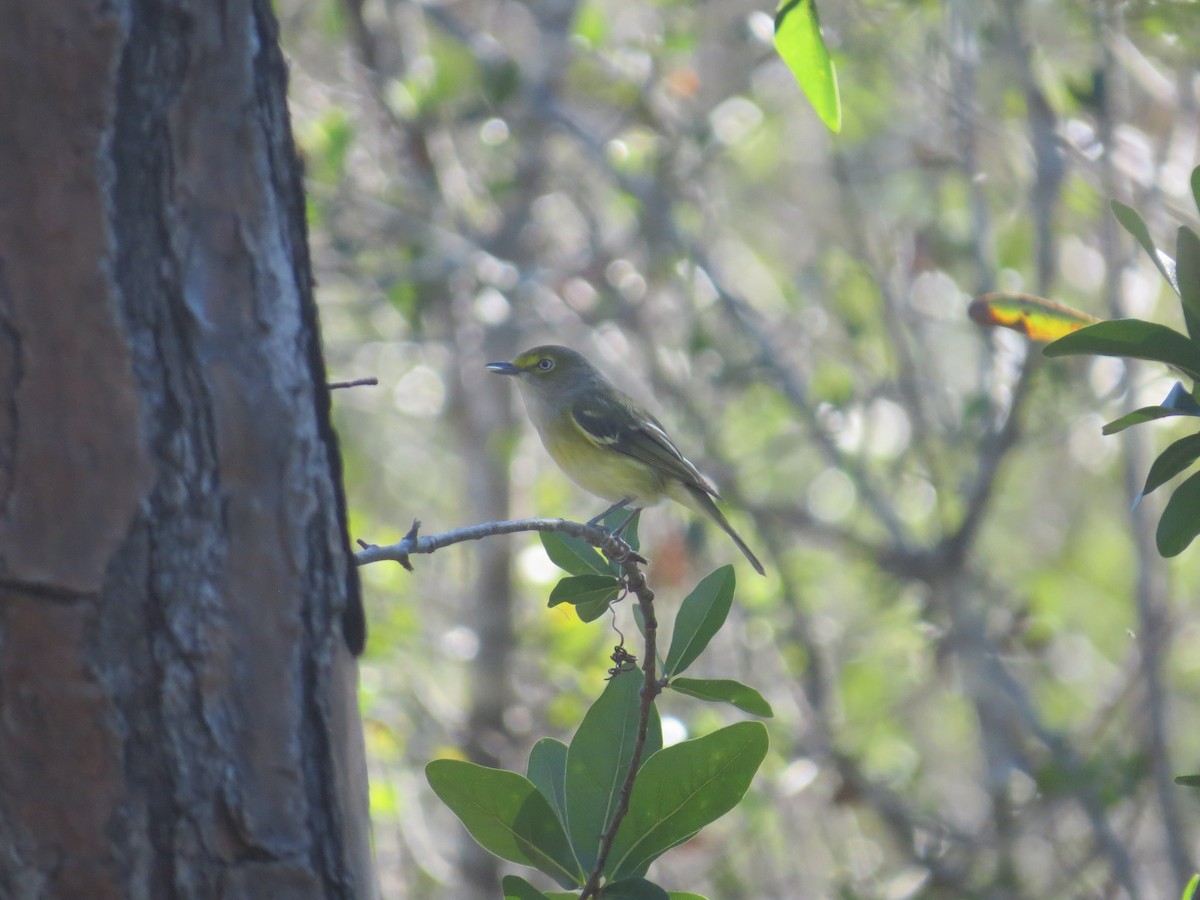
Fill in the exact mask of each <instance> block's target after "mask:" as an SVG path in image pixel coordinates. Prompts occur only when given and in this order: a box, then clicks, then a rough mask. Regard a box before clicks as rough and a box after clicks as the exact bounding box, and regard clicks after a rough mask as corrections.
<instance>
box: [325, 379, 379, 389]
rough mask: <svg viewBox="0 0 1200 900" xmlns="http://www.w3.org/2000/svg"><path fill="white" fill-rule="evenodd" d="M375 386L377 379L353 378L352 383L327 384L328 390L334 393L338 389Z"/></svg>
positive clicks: (332, 382)
mask: <svg viewBox="0 0 1200 900" xmlns="http://www.w3.org/2000/svg"><path fill="white" fill-rule="evenodd" d="M376 384H379V379H378V378H355V379H354V380H352V381H331V382H329V389H330V390H331V391H336V390H338V389H339V388H352V387H363V386H364V385H376Z"/></svg>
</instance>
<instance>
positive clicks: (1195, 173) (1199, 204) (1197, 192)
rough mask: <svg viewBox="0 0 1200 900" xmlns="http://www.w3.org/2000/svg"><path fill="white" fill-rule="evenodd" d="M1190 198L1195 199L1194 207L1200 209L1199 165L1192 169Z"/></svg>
mask: <svg viewBox="0 0 1200 900" xmlns="http://www.w3.org/2000/svg"><path fill="white" fill-rule="evenodd" d="M1192 199H1193V200H1195V201H1196V209H1197V210H1198V211H1200V166H1196V168H1194V169H1192Z"/></svg>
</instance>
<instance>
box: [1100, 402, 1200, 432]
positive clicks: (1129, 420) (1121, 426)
mask: <svg viewBox="0 0 1200 900" xmlns="http://www.w3.org/2000/svg"><path fill="white" fill-rule="evenodd" d="M1189 415H1196V414H1195V413H1186V412H1180V411H1179V410H1178V409H1171V408H1170V407H1167V406H1143V407H1142V408H1141V409H1135V410H1134V411H1133V412H1131V413H1126V414H1125V415H1123V416H1121V418H1119V419H1113V420H1112V421H1111V422H1109V423H1108V424H1107V425H1105V426H1104V427H1103V428H1102V429H1101V431H1102V432H1103V433H1104V434H1116V433H1117V432H1119V431H1124V430H1125V429H1126V428H1129V427H1131V426H1133V425H1141V424H1143V423H1144V422H1153V421H1154V420H1155V419H1165V418H1167V417H1169V416H1189Z"/></svg>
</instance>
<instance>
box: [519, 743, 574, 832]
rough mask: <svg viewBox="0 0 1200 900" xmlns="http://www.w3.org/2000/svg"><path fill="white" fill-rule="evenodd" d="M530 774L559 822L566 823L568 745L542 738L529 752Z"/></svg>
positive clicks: (530, 777) (530, 778) (531, 779)
mask: <svg viewBox="0 0 1200 900" xmlns="http://www.w3.org/2000/svg"><path fill="white" fill-rule="evenodd" d="M528 774H529V780H530V781H532V782H533V783H534V785H535V786H536V787H537V789H538V791H539V792H540V793H541V795H542V796H543V797H545V798H546V802H547V803H549V804H550V808H551V809H553V810H554V812H555V814H556V815H557V816H558V821H560V822H566V821H567V805H566V799H565V794H566V790H567V745H566V744H564V743H563V742H562V741H556V740H555V739H554V738H542V739H541V740H540V741H538V742H537V743H536V744H534V745H533V749H532V750H531V751H530V752H529V772H528Z"/></svg>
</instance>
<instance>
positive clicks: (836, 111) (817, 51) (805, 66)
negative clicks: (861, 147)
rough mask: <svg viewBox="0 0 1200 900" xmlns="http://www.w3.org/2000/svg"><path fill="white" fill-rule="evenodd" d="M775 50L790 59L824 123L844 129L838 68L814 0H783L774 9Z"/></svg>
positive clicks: (793, 70)
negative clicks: (830, 52) (827, 46)
mask: <svg viewBox="0 0 1200 900" xmlns="http://www.w3.org/2000/svg"><path fill="white" fill-rule="evenodd" d="M775 50H776V51H777V52H778V53H779V55H780V56H781V57H782V58H783V61H784V62H785V63H787V66H788V68H789V69H791V70H792V74H793V75H794V76H795V77H796V81H797V82H798V83H799V85H800V89H801V90H803V91H804V94H805V96H807V97H808V102H809V103H811V104H812V105H813V109H815V110H816V111H817V115H818V116H820V117H821V121H822V122H824V123H825V127H826V128H828V129H829V130H830V131H832V132H834V133H835V134H836V133H837V132H839V131H841V130H842V101H841V97H840V96H839V95H838V84H837V70H836V69H835V68H834V66H833V60H832V59H830V58H829V51H828V50H827V49H826V47H825V40H824V38H822V37H821V23H820V22H819V21H818V19H817V6H816V3H815V2H814V0H784V2H781V3H780V4H779V8H778V9H777V10H776V12H775Z"/></svg>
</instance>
